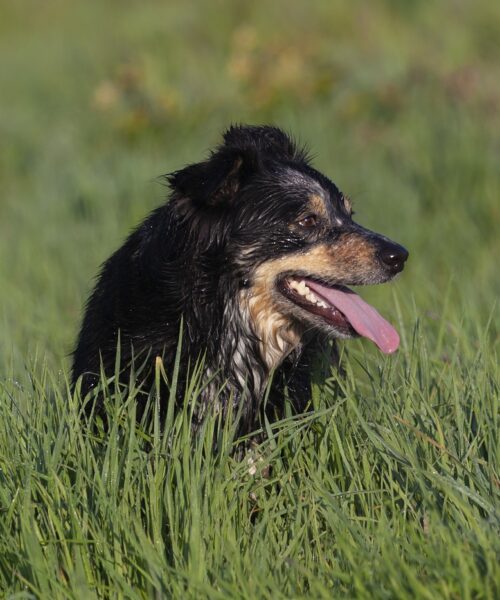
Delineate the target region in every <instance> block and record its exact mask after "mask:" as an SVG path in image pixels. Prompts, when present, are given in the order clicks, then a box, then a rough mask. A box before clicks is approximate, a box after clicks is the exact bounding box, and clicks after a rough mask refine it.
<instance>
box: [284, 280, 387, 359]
mask: <svg viewBox="0 0 500 600" xmlns="http://www.w3.org/2000/svg"><path fill="white" fill-rule="evenodd" d="M278 290H279V291H280V292H281V293H282V294H283V296H285V297H286V298H288V300H290V301H291V302H293V303H294V304H296V305H297V306H299V307H300V308H301V309H303V310H305V311H307V312H308V313H311V314H313V315H316V316H318V317H320V318H321V319H323V320H324V321H326V323H327V324H328V325H329V326H330V327H332V328H333V329H334V330H335V332H336V333H337V334H338V335H340V336H341V337H355V336H357V335H360V336H362V337H366V338H368V339H370V340H372V342H374V343H375V344H376V345H377V346H378V347H379V349H380V350H381V351H382V352H385V353H386V354H391V353H392V352H395V351H396V350H397V349H398V346H399V335H398V332H397V331H396V330H395V329H394V327H393V326H392V325H391V324H390V323H388V322H387V321H386V320H385V319H384V318H383V317H382V316H381V315H380V314H379V313H378V312H377V311H376V310H375V309H374V308H373V306H371V305H370V304H368V303H367V302H365V301H364V300H363V299H362V298H361V297H360V296H358V294H356V293H354V292H353V291H352V290H350V289H349V288H347V287H344V286H341V285H327V284H325V283H318V282H317V281H314V280H312V279H309V278H305V277H293V276H287V277H284V278H283V279H280V280H279V281H278Z"/></svg>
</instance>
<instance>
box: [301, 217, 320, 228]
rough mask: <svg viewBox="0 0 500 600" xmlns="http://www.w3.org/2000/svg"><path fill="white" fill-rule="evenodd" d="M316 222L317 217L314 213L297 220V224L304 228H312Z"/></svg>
mask: <svg viewBox="0 0 500 600" xmlns="http://www.w3.org/2000/svg"><path fill="white" fill-rule="evenodd" d="M317 224H318V217H317V216H316V215H307V217H304V218H303V219H301V220H300V221H299V225H300V226H301V227H303V228H304V229H313V227H316V225H317Z"/></svg>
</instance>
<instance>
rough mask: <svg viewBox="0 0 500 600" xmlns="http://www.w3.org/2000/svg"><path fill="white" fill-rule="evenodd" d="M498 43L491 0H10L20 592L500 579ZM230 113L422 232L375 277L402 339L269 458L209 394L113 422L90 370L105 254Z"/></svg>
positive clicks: (386, 590) (462, 584)
mask: <svg viewBox="0 0 500 600" xmlns="http://www.w3.org/2000/svg"><path fill="white" fill-rule="evenodd" d="M499 64H500V4H499V3H496V2H491V1H490V0H477V1H476V2H474V3H472V2H466V1H459V0H454V1H452V0H447V1H443V2H433V3H431V2H417V1H415V2H409V1H407V2H405V1H400V2H398V1H396V0H385V1H383V0H376V1H373V2H369V3H368V2H360V1H356V0H355V1H353V2H340V1H329V0H323V1H322V0H313V1H311V2H299V1H298V0H296V1H292V2H290V1H288V2H285V1H284V0H277V1H275V2H272V3H270V2H264V1H263V0H256V1H254V2H244V1H242V0H235V1H232V2H230V1H227V2H226V1H222V0H212V1H211V2H209V1H208V0H198V1H197V2H194V3H191V4H189V3H186V2H184V3H182V2H180V1H172V2H160V1H159V0H143V1H142V2H135V1H133V0H128V1H121V2H119V1H118V0H109V1H107V2H97V1H93V0H92V1H90V0H89V1H87V2H84V1H81V2H72V1H63V0H52V1H48V2H43V3H42V2H39V1H35V0H4V1H3V2H2V4H1V5H0V90H1V91H0V140H1V142H0V181H1V190H2V191H1V194H0V311H1V312H0V331H1V335H0V596H2V597H3V596H5V597H7V598H18V599H21V598H23V599H25V598H35V597H37V598H38V597H39V598H85V599H86V598H94V597H95V598H107V597H113V598H150V597H154V598H163V597H165V598H169V597H173V598H221V599H222V598H231V599H234V598H269V599H271V598H272V599H276V598H332V597H347V598H353V597H356V598H407V597H408V598H414V597H417V598H429V599H430V600H435V599H436V598H451V599H458V598H491V599H493V598H498V597H500V570H499V558H500V556H499V555H500V543H499V541H498V540H499V539H500V537H499V533H500V527H499V525H500V522H499V492H500V473H499V454H500V446H499V437H498V436H499V434H498V425H499V394H498V392H499V378H498V361H497V356H496V348H497V344H498V339H499V320H498V306H497V301H498V296H499V292H500V278H499V275H498V272H499V257H500V243H499V225H500V203H499V197H500V169H499V168H498V166H499V163H500V78H499V77H498V65H499ZM231 122H244V123H245V122H249V123H275V124H278V125H280V126H282V127H284V128H286V129H287V130H289V131H291V132H293V133H294V135H295V136H296V137H297V138H298V139H299V140H301V141H303V142H304V143H306V144H307V145H308V146H309V147H310V148H311V150H312V151H313V153H314V156H315V159H314V161H315V165H316V166H317V167H318V168H319V169H321V170H323V171H324V172H326V173H327V174H328V175H330V176H331V178H332V179H333V180H334V181H335V182H336V183H338V185H339V186H340V187H341V188H342V189H343V190H344V191H346V192H347V193H348V194H349V195H350V196H351V197H352V199H353V201H354V208H355V211H356V215H357V216H356V218H357V220H358V221H359V222H360V223H362V224H363V225H365V226H367V227H370V228H372V229H374V230H376V231H380V232H383V233H385V234H387V235H388V236H390V237H391V238H393V239H395V240H397V241H399V242H401V243H403V244H404V245H405V246H406V247H407V248H408V249H409V250H410V259H409V262H408V265H407V268H406V270H405V272H404V273H403V274H402V276H401V277H400V278H399V279H398V280H397V282H395V283H393V284H390V285H385V286H381V287H379V288H373V289H369V290H368V289H366V290H364V291H363V296H364V297H365V298H366V299H368V300H369V301H370V302H372V303H373V304H375V305H376V306H377V308H378V309H379V310H380V312H381V313H382V314H384V316H386V317H387V318H388V319H389V320H391V321H392V322H393V323H395V324H396V325H397V328H398V330H399V332H400V334H401V337H402V346H401V349H400V350H399V352H398V353H397V355H396V356H393V357H389V358H386V357H383V356H382V355H381V354H380V353H379V352H378V351H377V350H376V349H375V347H374V346H373V345H370V343H369V342H366V341H352V342H350V343H348V344H346V345H345V346H344V347H343V348H344V350H345V354H346V356H345V357H344V365H345V369H346V374H345V376H344V377H340V378H339V377H338V376H337V375H336V373H335V372H332V374H331V377H330V378H329V379H327V380H326V381H317V383H316V384H315V386H314V388H313V390H312V394H311V410H310V412H308V413H307V414H306V415H305V416H302V417H301V418H297V417H296V416H294V415H290V417H289V418H287V419H285V420H284V421H282V422H280V423H278V424H276V425H273V426H272V427H271V426H270V425H269V424H266V427H267V430H268V441H267V442H265V443H264V444H263V446H262V448H261V449H260V454H261V455H262V457H263V462H262V463H258V464H259V469H260V465H262V466H266V465H267V463H271V464H272V476H271V477H270V478H264V477H262V476H261V472H260V470H258V472H257V474H256V475H255V476H250V475H249V473H248V464H247V462H246V460H244V461H243V462H238V461H236V460H235V459H234V458H232V455H231V453H230V450H231V431H230V430H229V428H226V430H225V437H224V439H223V440H222V442H221V445H222V451H221V452H220V453H219V454H218V455H216V456H214V455H213V454H212V453H211V452H210V451H209V448H210V444H211V437H212V435H213V431H214V427H213V423H212V422H208V423H207V426H206V428H205V430H204V431H203V433H202V434H201V435H200V436H199V437H198V438H197V439H191V436H190V430H189V418H190V408H189V403H186V407H185V410H184V412H183V413H182V414H179V415H177V416H175V417H173V418H171V419H169V420H168V422H167V423H166V425H165V427H164V428H161V427H160V426H159V424H158V421H157V419H155V418H152V419H151V420H150V421H148V422H147V423H142V425H139V426H136V424H135V418H134V402H133V390H132V391H131V394H130V395H129V397H128V398H122V399H120V398H115V399H112V398H110V401H109V405H110V406H109V410H110V411H111V412H112V413H113V414H114V415H115V416H114V418H113V420H112V421H113V427H112V429H111V431H110V432H108V433H107V434H103V433H99V432H96V431H95V430H92V429H88V428H86V427H85V426H84V425H83V423H82V421H81V420H80V419H79V416H78V405H77V401H76V400H75V399H74V398H72V397H71V394H70V392H69V391H68V385H67V380H68V371H69V365H70V359H69V354H70V352H71V350H72V345H73V343H74V339H75V336H76V332H77V328H78V325H79V320H80V317H81V313H82V306H83V303H84V300H85V298H86V296H87V294H88V293H89V291H90V289H91V286H92V281H93V277H94V275H95V274H96V272H97V268H98V265H99V264H100V263H101V262H102V261H103V260H104V259H105V258H106V257H107V256H109V254H110V253H111V252H112V251H113V250H114V249H115V248H116V247H117V246H118V245H119V244H120V242H121V240H123V238H124V237H125V235H126V234H127V232H128V231H129V230H130V229H131V228H132V227H133V226H134V225H135V224H137V223H138V222H139V221H140V220H141V219H142V218H143V217H144V216H145V215H146V214H147V213H148V212H149V211H150V210H151V209H152V208H153V207H155V206H157V205H158V204H159V203H160V202H162V201H163V199H164V197H165V193H166V190H165V188H164V187H162V185H161V184H160V183H159V180H158V176H160V175H162V174H164V173H167V172H169V171H172V170H174V169H176V168H179V167H181V166H183V165H184V164H186V163H188V162H193V161H195V160H198V159H201V158H202V157H203V156H204V155H205V153H206V151H207V149H208V148H210V147H211V146H212V145H213V144H214V143H215V142H217V141H218V139H219V136H220V132H221V131H222V130H223V129H224V128H225V127H226V126H227V125H229V124H230V123H231ZM170 375H171V374H169V376H170ZM198 385H199V382H198V381H197V380H196V377H195V376H193V381H192V390H191V394H192V396H193V397H194V396H195V395H196V390H197V387H198ZM152 412H153V413H154V406H152Z"/></svg>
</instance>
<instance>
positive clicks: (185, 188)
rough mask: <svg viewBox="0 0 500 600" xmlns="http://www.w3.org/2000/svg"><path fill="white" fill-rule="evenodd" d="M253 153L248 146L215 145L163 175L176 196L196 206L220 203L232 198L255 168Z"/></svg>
mask: <svg viewBox="0 0 500 600" xmlns="http://www.w3.org/2000/svg"><path fill="white" fill-rule="evenodd" d="M257 162H258V161H257V155H256V153H254V152H251V151H250V150H246V149H245V150H242V149H234V148H225V147H222V148H219V150H217V151H216V152H214V153H213V154H212V156H211V157H210V158H209V159H208V160H206V161H204V162H200V163H196V164H194V165H189V166H187V167H185V168H184V169H181V170H180V171H176V172H175V173H172V174H171V175H168V176H167V179H168V182H169V183H170V186H171V187H172V189H173V190H174V192H176V194H177V196H178V197H179V198H183V199H189V200H191V201H192V202H193V203H194V204H196V205H198V206H224V205H228V204H230V203H232V202H233V200H234V199H235V197H236V195H237V194H238V191H239V190H240V189H241V187H242V185H243V184H244V183H245V182H246V181H247V180H248V178H249V177H250V176H251V175H252V174H254V173H255V172H256V170H257Z"/></svg>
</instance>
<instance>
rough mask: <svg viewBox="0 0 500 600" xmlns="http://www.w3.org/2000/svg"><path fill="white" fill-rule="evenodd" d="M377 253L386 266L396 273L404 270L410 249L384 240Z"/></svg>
mask: <svg viewBox="0 0 500 600" xmlns="http://www.w3.org/2000/svg"><path fill="white" fill-rule="evenodd" d="M377 255H378V257H379V259H380V261H381V262H382V263H383V264H384V266H385V267H386V268H387V269H389V270H390V271H391V273H394V275H395V274H396V273H399V272H401V271H402V270H403V267H404V266H405V262H406V259H407V258H408V250H407V249H406V248H403V246H400V245H399V244H395V243H394V242H386V241H384V242H383V244H382V245H381V247H380V249H379V251H378V253H377Z"/></svg>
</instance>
